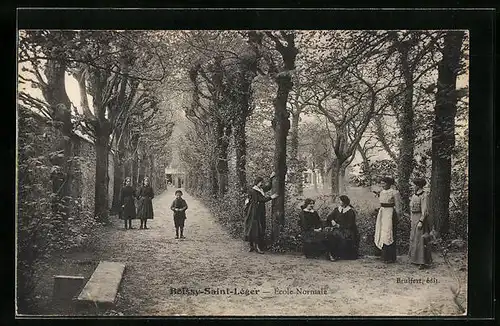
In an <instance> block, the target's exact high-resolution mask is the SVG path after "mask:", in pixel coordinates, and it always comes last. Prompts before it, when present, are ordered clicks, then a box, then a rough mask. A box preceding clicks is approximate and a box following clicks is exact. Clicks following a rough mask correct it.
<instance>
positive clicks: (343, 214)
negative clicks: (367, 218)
mask: <svg viewBox="0 0 500 326" xmlns="http://www.w3.org/2000/svg"><path fill="white" fill-rule="evenodd" d="M339 201H340V206H339V207H336V208H335V209H334V210H333V211H332V212H331V213H330V214H329V215H328V216H327V218H326V225H327V226H332V227H334V228H335V230H334V231H333V232H332V233H331V234H329V235H328V236H327V239H328V244H329V248H330V250H329V251H330V252H331V253H332V256H333V259H334V260H335V259H357V258H358V248H359V232H358V227H357V226H356V213H355V212H354V210H353V209H352V206H351V201H350V199H349V197H347V196H344V195H342V196H340V197H339Z"/></svg>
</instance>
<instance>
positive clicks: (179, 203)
mask: <svg viewBox="0 0 500 326" xmlns="http://www.w3.org/2000/svg"><path fill="white" fill-rule="evenodd" d="M187 208H188V206H187V203H186V201H185V200H184V199H183V198H182V191H180V190H177V191H176V192H175V199H174V201H173V202H172V206H170V209H171V210H173V211H174V226H175V238H176V239H179V229H180V230H181V236H180V238H181V239H185V238H186V237H184V220H185V219H186V209H187Z"/></svg>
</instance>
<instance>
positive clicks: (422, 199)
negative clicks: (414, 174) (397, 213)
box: [409, 178, 432, 269]
mask: <svg viewBox="0 0 500 326" xmlns="http://www.w3.org/2000/svg"><path fill="white" fill-rule="evenodd" d="M413 184H414V185H415V193H414V194H413V196H412V197H411V199H410V211H411V231H410V250H409V258H410V262H411V263H412V264H415V265H418V266H419V269H424V268H427V267H429V266H430V265H431V263H432V253H431V248H430V247H429V245H428V243H427V241H426V237H425V236H424V235H425V234H429V232H430V231H431V227H430V223H429V216H428V215H429V210H428V207H427V194H426V193H425V191H424V186H425V184H426V181H425V179H422V178H416V179H414V180H413Z"/></svg>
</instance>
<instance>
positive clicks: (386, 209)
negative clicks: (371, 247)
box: [374, 189, 401, 249]
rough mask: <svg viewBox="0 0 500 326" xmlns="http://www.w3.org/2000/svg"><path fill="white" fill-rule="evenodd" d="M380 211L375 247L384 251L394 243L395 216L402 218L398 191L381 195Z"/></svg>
mask: <svg viewBox="0 0 500 326" xmlns="http://www.w3.org/2000/svg"><path fill="white" fill-rule="evenodd" d="M379 201H380V206H381V207H380V209H379V211H378V215H377V223H376V224H375V239H374V241H375V245H376V246H377V248H379V249H382V247H383V246H384V245H386V246H390V245H392V244H393V242H394V232H393V214H394V212H395V213H396V214H397V216H398V217H399V216H401V195H400V194H399V191H397V190H396V189H387V190H385V189H384V190H382V191H381V192H380V195H379Z"/></svg>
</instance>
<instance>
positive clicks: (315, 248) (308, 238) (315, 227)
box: [299, 198, 330, 258]
mask: <svg viewBox="0 0 500 326" xmlns="http://www.w3.org/2000/svg"><path fill="white" fill-rule="evenodd" d="M314 204H315V202H314V200H313V199H311V198H306V200H305V201H304V204H302V205H301V206H300V208H301V211H300V215H299V226H300V229H301V238H302V241H303V242H302V248H303V252H304V255H305V256H306V258H312V257H318V256H320V255H322V254H324V253H325V249H326V248H325V244H326V242H325V234H324V233H322V232H321V230H322V222H321V220H320V218H319V214H318V212H317V211H315V210H314ZM329 254H330V253H329Z"/></svg>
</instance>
